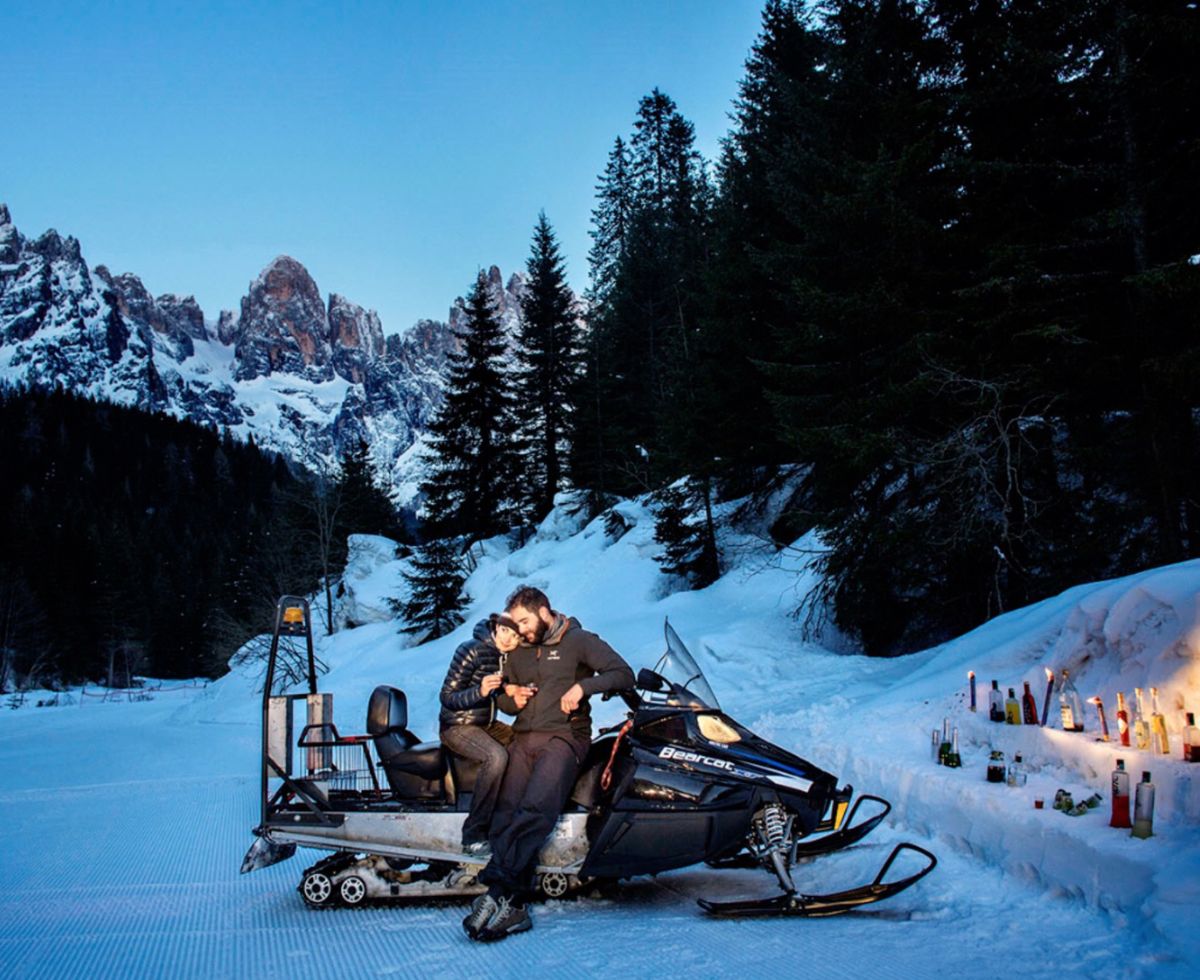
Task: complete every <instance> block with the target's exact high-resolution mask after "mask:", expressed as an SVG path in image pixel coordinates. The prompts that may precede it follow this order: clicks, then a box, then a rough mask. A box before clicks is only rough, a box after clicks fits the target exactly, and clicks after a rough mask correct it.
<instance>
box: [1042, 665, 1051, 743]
mask: <svg viewBox="0 0 1200 980" xmlns="http://www.w3.org/2000/svg"><path fill="white" fill-rule="evenodd" d="M1042 669H1043V670H1044V671H1045V672H1046V700H1045V701H1043V702H1042V727H1043V728H1045V727H1046V715H1047V714H1049V713H1050V695H1051V694H1053V693H1054V671H1052V670H1051V669H1050V668H1049V667H1043V668H1042Z"/></svg>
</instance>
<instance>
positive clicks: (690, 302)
mask: <svg viewBox="0 0 1200 980" xmlns="http://www.w3.org/2000/svg"><path fill="white" fill-rule="evenodd" d="M1197 63H1200V27H1198V14H1197V11H1196V10H1195V8H1194V4H1190V3H1185V2H1147V3H1136V2H1132V0H1129V2H1120V0H1046V2H1038V3H1025V2H1016V0H955V2H946V0H923V2H913V0H821V2H816V3H808V2H799V0H769V2H768V3H767V4H766V6H765V8H764V10H763V15H762V27H761V31H760V34H759V36H758V37H757V39H756V41H755V42H754V45H753V48H752V49H751V51H750V53H749V56H748V58H747V61H746V67H745V74H744V77H743V78H742V79H741V83H740V95H739V98H738V100H737V102H736V104H735V106H734V108H733V113H732V125H731V128H730V131H729V132H728V134H727V135H726V137H725V139H724V141H723V144H722V151H721V153H720V155H719V157H718V159H715V160H705V159H703V158H702V157H701V156H700V154H699V153H698V151H697V150H696V147H695V143H696V140H695V132H694V127H693V126H692V124H691V123H690V122H689V121H688V119H687V118H686V116H685V115H684V113H683V112H682V111H681V109H680V107H678V106H677V105H676V104H675V102H674V101H673V100H672V99H671V97H670V95H669V94H668V93H666V92H663V91H660V90H659V89H654V90H653V91H651V92H650V93H648V94H647V95H646V96H645V97H643V98H642V99H641V100H640V102H639V104H638V105H637V106H636V107H632V106H631V110H633V119H632V126H631V129H630V131H629V132H628V133H625V134H619V135H615V136H614V139H613V142H612V145H611V150H610V152H609V153H608V156H607V159H606V160H603V161H597V170H598V178H597V185H596V187H595V197H594V204H593V207H594V210H593V212H592V216H593V223H592V242H593V246H592V249H591V252H590V254H589V255H588V256H587V262H588V269H589V278H588V288H587V290H586V293H585V295H584V296H582V297H576V296H575V294H574V293H573V292H572V290H571V289H570V287H569V285H568V282H567V276H566V271H565V264H566V259H565V257H564V256H563V255H562V254H561V251H560V249H559V246H558V242H557V240H556V237H555V234H554V231H553V228H552V226H551V224H550V221H549V219H548V218H547V216H546V215H545V214H541V215H539V216H538V218H537V221H536V225H535V227H534V232H533V236H532V242H531V249H530V256H529V260H528V264H527V270H526V271H527V275H526V282H527V286H526V289H525V293H524V296H523V298H522V310H521V317H520V327H519V330H518V333H517V336H515V337H506V336H504V332H503V330H502V328H501V326H500V321H499V317H498V315H497V311H496V310H495V308H494V306H493V304H492V300H491V298H490V296H489V294H488V285H487V280H486V277H485V276H484V275H482V274H481V275H480V276H479V277H478V279H477V280H476V281H475V283H474V286H473V288H472V289H471V292H470V295H469V296H468V298H467V300H466V305H465V312H466V316H465V317H464V318H463V326H462V327H461V330H460V333H459V336H458V350H457V351H456V352H455V353H454V354H453V355H452V356H451V360H450V365H449V369H448V380H447V388H446V393H445V400H444V403H443V405H442V407H441V409H440V410H439V412H438V414H437V417H436V418H435V420H434V422H433V423H432V426H431V430H430V432H429V434H428V445H429V447H430V451H429V452H428V454H427V460H428V469H427V475H426V479H425V481H424V483H423V484H422V486H421V500H422V509H421V517H422V524H421V527H420V531H419V538H420V541H419V547H418V550H417V551H416V553H415V555H414V557H413V561H412V571H411V573H410V578H409V586H410V587H409V589H408V590H407V592H406V594H405V595H404V596H401V597H397V600H396V603H395V605H396V610H397V613H398V614H399V615H400V617H401V618H402V621H403V626H404V628H405V629H406V630H408V631H410V632H412V633H413V634H415V636H416V638H417V639H423V638H425V637H431V636H437V635H441V634H443V633H445V632H447V631H449V630H450V629H452V628H454V626H455V625H457V623H458V622H460V621H461V616H462V610H463V608H464V607H465V606H466V604H467V602H468V601H469V597H468V596H467V595H466V594H465V592H464V583H465V580H466V577H467V573H468V570H469V553H470V548H471V545H472V544H473V543H474V542H476V541H479V540H481V539H483V538H487V537H490V536H493V535H495V534H500V533H510V532H511V533H514V534H516V535H518V536H519V535H524V534H527V533H528V531H529V529H530V528H531V527H532V526H534V525H535V524H536V522H537V521H538V520H540V519H541V518H542V517H543V516H545V514H546V513H548V512H549V510H550V508H551V507H552V505H553V502H554V500H555V497H556V494H558V493H559V492H561V491H563V490H568V489H573V490H576V491H581V492H582V493H583V494H584V496H585V498H586V501H587V506H588V508H589V511H590V513H591V514H592V515H601V514H605V513H606V512H608V513H611V512H610V511H609V508H610V507H611V505H612V503H613V502H614V501H615V500H617V499H619V498H621V497H627V496H630V495H640V494H651V495H652V499H653V501H654V506H655V508H656V513H657V538H658V540H659V542H660V544H661V546H662V552H661V555H660V559H659V560H660V563H661V564H662V567H663V568H664V570H665V571H666V572H668V573H669V574H670V575H672V576H674V581H675V582H676V583H677V585H678V587H692V588H702V587H704V586H705V585H707V584H709V583H711V582H712V581H714V580H715V579H716V578H717V577H718V576H719V575H720V574H721V572H722V569H723V567H724V566H723V562H724V557H723V555H722V553H721V539H722V535H721V530H722V529H721V527H720V522H719V521H718V519H717V518H716V517H715V516H714V514H715V513H717V510H715V509H714V505H715V504H717V503H719V502H721V501H729V500H743V499H745V500H750V501H754V500H756V499H763V498H764V497H766V496H767V495H771V494H774V495H776V496H778V494H779V493H781V492H785V493H786V500H785V505H784V506H783V507H782V509H781V511H780V513H779V516H778V518H777V519H776V520H774V522H773V524H772V525H771V526H770V528H769V534H770V536H771V537H772V538H773V540H774V541H775V543H776V545H777V546H778V547H787V546H790V545H792V544H793V543H794V542H796V541H797V540H799V539H800V538H801V537H802V536H804V535H805V534H806V533H808V532H815V538H814V537H810V538H809V539H806V540H816V541H818V542H819V546H818V547H814V548H813V555H812V560H813V562H814V563H815V565H816V568H817V570H818V571H819V572H820V573H821V581H822V585H821V586H820V587H819V588H818V589H817V590H816V591H815V592H814V593H812V594H811V596H810V597H809V598H808V599H806V600H805V603H804V605H803V606H802V607H801V608H800V609H798V610H796V612H797V615H798V617H799V618H800V619H801V621H802V622H803V623H805V624H806V625H808V626H817V625H823V624H826V623H832V624H833V625H835V626H836V627H837V628H838V630H840V631H841V632H842V634H843V635H845V636H846V637H848V638H849V639H850V640H851V641H852V642H853V643H855V644H856V645H857V646H858V648H860V649H862V650H864V651H865V652H867V653H869V654H872V655H881V656H890V655H896V654H900V653H904V652H908V651H911V650H916V649H922V648H925V647H928V646H930V645H933V644H935V643H938V642H940V641H942V640H945V639H947V638H949V637H951V636H954V635H957V634H960V633H962V632H964V631H966V630H969V629H971V628H972V627H974V626H976V625H978V624H979V623H981V622H983V621H984V620H986V619H988V618H990V617H992V616H994V615H996V614H998V613H1001V612H1003V611H1005V610H1008V609H1012V608H1016V607H1019V606H1022V605H1025V604H1027V603H1030V602H1033V601H1036V600H1038V599H1041V598H1044V597H1046V596H1050V595H1053V594H1055V593H1057V592H1059V591H1061V590H1062V589H1064V588H1067V587H1069V586H1071V585H1074V584H1076V583H1079V582H1084V581H1091V580H1096V579H1102V578H1107V577H1111V576H1115V575H1120V574H1124V573H1128V572H1133V571H1136V570H1139V569H1142V568H1146V567H1150V566H1153V565H1159V564H1164V563H1168V562H1174V561H1179V560H1181V559H1184V558H1188V557H1194V556H1196V555H1197V554H1200V539H1198V536H1197V535H1198V532H1200V525H1198V523H1197V522H1198V520H1200V503H1198V498H1197V494H1196V490H1195V487H1196V483H1197V480H1198V479H1200V472H1197V449H1198V446H1197V432H1196V421H1197V420H1196V407H1197V400H1198V399H1197V395H1198V391H1197V382H1196V379H1197V377H1198V372H1200V342H1198V339H1197V338H1198V337H1200V331H1198V329H1197V328H1198V327H1200V322H1198V321H1200V195H1197V194H1196V192H1195V178H1196V175H1197V174H1198V173H1200V119H1198V114H1200V73H1198V72H1197V71H1196V70H1195V66H1196V64H1197ZM514 358H515V362H514V360H513V359H514ZM0 415H2V417H0V459H3V460H4V461H5V465H4V468H3V475H2V476H0V501H3V504H4V508H3V509H4V518H3V520H4V526H3V528H2V533H3V539H4V542H5V550H4V554H3V556H2V558H0V600H2V603H3V604H2V606H0V630H3V633H4V635H3V636H0V640H2V641H3V645H4V648H5V650H6V651H10V652H8V653H6V664H9V666H8V667H6V669H7V670H18V669H19V670H25V671H28V670H29V668H30V665H31V663H38V662H40V661H39V660H38V658H39V657H49V658H52V659H55V663H56V667H55V668H54V669H55V670H56V671H57V672H58V673H59V674H60V675H61V676H63V677H81V676H98V675H100V674H103V673H104V672H105V671H107V672H108V674H109V675H110V676H111V674H112V671H113V664H114V663H117V664H118V666H120V665H121V664H125V663H128V664H129V665H130V668H129V669H130V670H133V669H135V667H134V665H136V669H138V670H147V671H153V672H155V673H157V674H158V675H159V676H164V677H170V676H184V675H194V674H197V673H203V672H206V673H217V672H219V671H220V670H221V669H223V667H224V664H225V662H226V661H227V659H228V657H229V655H230V653H231V652H232V651H233V650H234V649H236V647H237V645H238V644H239V643H240V642H242V641H243V640H244V639H245V638H246V637H248V636H250V635H253V634H254V632H255V631H256V630H259V629H261V628H262V627H263V625H264V623H263V622H262V615H263V612H262V611H263V610H264V609H265V610H267V611H269V609H270V603H271V602H272V601H273V598H274V596H276V595H278V594H280V593H282V592H288V591H302V592H311V591H313V590H315V589H317V588H318V587H319V586H320V585H321V584H322V583H323V584H324V588H325V589H326V590H328V589H329V588H330V587H331V583H332V582H333V581H334V580H335V579H336V574H337V572H338V570H339V567H340V566H339V562H340V561H342V560H344V554H345V535H346V534H347V533H349V532H352V531H364V532H380V533H391V534H393V535H397V536H399V534H400V532H399V529H398V524H397V516H396V514H395V513H394V511H393V510H392V508H391V507H390V505H389V504H388V503H387V501H386V498H385V496H384V494H383V491H382V490H381V489H380V488H379V486H378V485H377V483H376V481H375V478H374V475H373V474H372V472H371V469H370V466H369V464H368V463H367V460H366V452H365V447H359V449H358V450H357V451H356V452H354V453H350V454H348V457H347V458H345V459H343V460H341V461H340V463H339V466H338V467H336V468H335V470H334V471H332V472H330V473H326V474H310V473H304V472H302V471H299V470H298V469H297V468H296V467H294V466H293V465H289V464H288V463H286V462H285V461H284V460H282V459H279V458H277V457H274V456H271V455H267V454H263V453H261V452H260V451H259V450H258V449H257V448H256V447H255V446H253V445H243V444H240V443H238V442H237V441H235V440H233V439H232V438H230V437H229V436H228V434H218V433H215V432H212V431H209V430H205V429H201V428H198V427H196V426H189V425H188V424H187V423H184V422H179V421H174V420H170V419H166V418H162V417H157V416H142V415H139V414H138V413H137V412H135V411H133V410H130V409H122V408H116V407H113V406H107V405H98V404H93V403H90V402H86V401H84V400H82V399H77V398H74V397H72V396H70V395H68V394H65V393H63V392H54V393H48V394H47V393H36V392H30V391H24V392H11V391H10V392H7V393H5V394H4V396H3V398H0ZM785 472H787V473H791V474H793V475H794V474H796V473H797V472H798V473H799V474H800V475H799V478H798V479H797V478H795V477H794V476H793V478H792V479H791V480H789V481H788V482H787V483H786V484H783V483H781V481H780V474H781V473H785ZM781 488H782V489H781ZM612 532H613V533H619V532H620V529H619V527H616V526H615V523H614V526H613V527H612ZM332 626H333V624H332V622H330V623H327V624H326V627H327V628H329V629H332ZM12 651H19V653H13V652H12ZM18 656H19V657H20V658H23V659H22V662H21V665H20V666H19V667H17V666H13V663H15V660H14V658H17V657H18Z"/></svg>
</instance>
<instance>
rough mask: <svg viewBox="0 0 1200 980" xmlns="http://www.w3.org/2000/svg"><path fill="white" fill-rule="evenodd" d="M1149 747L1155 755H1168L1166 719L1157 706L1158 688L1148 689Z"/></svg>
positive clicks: (1168, 744)
mask: <svg viewBox="0 0 1200 980" xmlns="http://www.w3.org/2000/svg"><path fill="white" fill-rule="evenodd" d="M1150 712H1151V713H1150V747H1151V748H1152V749H1153V750H1154V752H1155V754H1156V755H1170V754H1171V743H1170V742H1169V741H1168V740H1167V719H1166V718H1164V717H1163V713H1162V711H1161V709H1160V708H1159V706H1158V688H1157V687H1152V688H1150Z"/></svg>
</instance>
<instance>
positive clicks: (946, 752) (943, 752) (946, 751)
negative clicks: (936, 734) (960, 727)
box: [938, 718, 950, 766]
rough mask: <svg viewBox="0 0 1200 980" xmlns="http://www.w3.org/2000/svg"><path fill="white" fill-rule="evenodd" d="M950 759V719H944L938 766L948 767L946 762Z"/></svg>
mask: <svg viewBox="0 0 1200 980" xmlns="http://www.w3.org/2000/svg"><path fill="white" fill-rule="evenodd" d="M949 757H950V719H949V718H943V719H942V742H941V744H940V745H939V746H938V765H939V766H944V765H946V760H947V759H948V758H949Z"/></svg>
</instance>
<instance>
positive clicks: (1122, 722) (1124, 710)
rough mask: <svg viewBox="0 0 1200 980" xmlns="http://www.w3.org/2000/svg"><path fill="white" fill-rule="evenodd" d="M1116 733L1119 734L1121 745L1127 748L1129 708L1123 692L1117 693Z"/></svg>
mask: <svg viewBox="0 0 1200 980" xmlns="http://www.w3.org/2000/svg"><path fill="white" fill-rule="evenodd" d="M1117 731H1118V732H1120V733H1121V744H1122V745H1124V746H1125V748H1129V707H1128V706H1127V705H1126V704H1125V693H1124V692H1123V691H1117Z"/></svg>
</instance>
